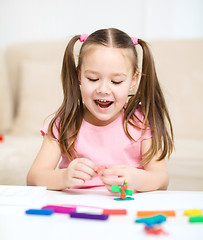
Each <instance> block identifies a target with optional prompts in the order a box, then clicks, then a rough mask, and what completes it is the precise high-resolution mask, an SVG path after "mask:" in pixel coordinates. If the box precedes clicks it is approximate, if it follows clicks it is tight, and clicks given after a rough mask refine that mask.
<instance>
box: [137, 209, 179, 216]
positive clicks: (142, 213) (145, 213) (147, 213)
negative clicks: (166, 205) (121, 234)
mask: <svg viewBox="0 0 203 240" xmlns="http://www.w3.org/2000/svg"><path fill="white" fill-rule="evenodd" d="M158 214H162V215H165V216H166V217H174V216H175V215H176V213H175V211H173V210H170V211H165V210H164V211H138V212H137V216H138V217H151V216H155V215H158Z"/></svg>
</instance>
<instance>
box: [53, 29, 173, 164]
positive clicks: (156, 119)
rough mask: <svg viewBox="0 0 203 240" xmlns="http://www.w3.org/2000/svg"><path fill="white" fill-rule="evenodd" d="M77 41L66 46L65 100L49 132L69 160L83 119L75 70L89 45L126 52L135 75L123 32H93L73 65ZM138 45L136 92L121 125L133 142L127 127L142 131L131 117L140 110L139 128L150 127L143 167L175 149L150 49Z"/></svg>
mask: <svg viewBox="0 0 203 240" xmlns="http://www.w3.org/2000/svg"><path fill="white" fill-rule="evenodd" d="M79 39H80V35H77V36H75V37H73V38H72V39H71V40H70V41H69V43H68V45H67V47H66V50H65V54H64V58H63V65H62V72H61V80H62V85H63V94H64V99H63V102H62V105H61V107H60V108H59V109H58V111H57V112H56V114H55V116H54V118H53V119H52V121H51V122H50V125H49V131H50V133H51V135H52V137H54V138H56V137H55V136H54V133H53V127H54V125H55V127H56V128H57V130H58V132H59V139H58V140H59V144H60V147H61V150H62V151H63V152H64V153H65V154H66V155H67V156H68V158H69V159H70V160H72V159H73V158H74V157H75V156H76V155H77V153H76V151H75V148H74V144H75V141H76V137H77V133H78V131H79V129H80V126H81V123H82V120H83V116H84V112H83V103H82V97H81V92H80V86H79V79H78V70H80V67H81V64H82V61H83V57H84V55H85V52H86V51H88V49H89V47H91V46H92V45H103V46H106V47H115V48H122V49H129V50H130V51H131V52H132V56H133V57H132V64H133V66H134V73H136V72H137V71H138V66H137V62H138V61H137V52H136V49H135V46H134V44H133V42H132V40H131V38H130V37H129V36H128V35H127V34H126V33H124V32H122V31H120V30H118V29H114V28H110V29H102V30H98V31H96V32H94V33H92V34H91V35H90V36H89V37H88V38H87V40H86V41H85V42H84V43H83V45H82V47H81V49H80V54H79V58H78V65H77V66H76V64H75V59H74V45H75V43H76V42H77V41H78V40H79ZM138 43H139V45H140V46H141V47H142V50H143V61H142V73H141V79H140V84H139V86H138V89H137V91H136V93H135V94H134V95H131V96H130V98H129V101H128V103H127V106H126V107H125V109H124V119H123V126H124V131H125V133H126V135H127V137H128V138H129V139H131V140H133V141H135V139H133V138H132V137H131V135H130V133H129V132H128V124H131V125H133V126H134V127H138V128H142V127H140V121H141V120H140V119H138V118H137V117H136V116H135V115H134V113H135V110H136V109H138V108H141V111H142V113H143V115H144V120H143V121H142V126H144V128H145V130H146V129H147V128H148V125H150V129H151V132H152V144H151V147H150V149H149V150H148V152H147V153H146V154H144V155H143V160H142V162H141V163H142V164H146V163H148V162H149V161H150V160H151V159H152V158H153V157H154V156H155V155H156V154H157V153H158V152H159V151H160V150H161V154H160V156H159V159H158V160H162V159H164V158H165V157H166V155H168V157H169V156H170V155H171V153H172V151H173V146H174V145H173V128H172V124H171V120H170V116H169V113H168V110H167V106H166V103H165V99H164V96H163V93H162V91H161V88H160V85H159V82H158V78H157V74H156V70H155V66H154V60H153V57H152V55H151V52H150V50H149V47H148V45H147V43H146V42H144V41H143V40H141V39H138ZM148 122H149V123H148Z"/></svg>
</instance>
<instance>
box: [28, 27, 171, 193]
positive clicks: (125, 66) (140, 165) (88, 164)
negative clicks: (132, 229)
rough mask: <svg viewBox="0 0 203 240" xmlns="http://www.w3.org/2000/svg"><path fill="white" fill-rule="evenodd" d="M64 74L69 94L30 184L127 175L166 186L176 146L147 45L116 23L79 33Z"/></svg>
mask: <svg viewBox="0 0 203 240" xmlns="http://www.w3.org/2000/svg"><path fill="white" fill-rule="evenodd" d="M79 40H80V41H81V42H83V44H82V47H81V50H80V53H79V57H78V61H77V62H78V63H77V65H76V63H75V58H74V54H73V50H74V45H75V43H76V42H77V41H79ZM138 44H139V45H140V46H141V47H142V51H143V62H142V73H141V74H140V75H141V77H140V81H138V79H139V72H138V66H137V63H138V59H137V51H136V46H137V45H138ZM61 78H62V85H63V94H64V99H63V102H62V104H61V106H60V108H59V109H58V111H57V112H56V113H55V115H54V116H53V118H52V119H51V121H50V123H49V124H48V125H47V126H45V127H44V129H42V130H41V132H42V134H43V136H44V140H43V144H42V147H41V149H40V151H39V153H38V155H37V157H36V159H35V161H34V163H33V165H32V167H31V169H30V171H29V173H28V177H27V183H28V185H42V186H47V188H48V189H53V190H63V189H65V188H87V187H96V186H105V187H106V188H107V189H109V190H110V191H111V186H112V185H122V184H123V182H124V180H127V181H128V188H129V189H132V190H133V191H134V192H135V191H152V190H157V189H167V186H168V182H169V176H168V171H167V166H166V161H165V157H166V156H168V157H169V156H170V154H171V153H172V151H173V130H172V125H171V120H170V117H169V114H168V110H167V107H166V103H165V100H164V97H163V94H162V91H161V88H160V85H159V82H158V79H157V75H156V71H155V67H154V61H153V58H152V56H151V53H150V50H149V48H148V46H147V44H146V43H145V42H144V41H143V40H141V39H137V38H133V37H132V38H130V37H129V36H128V35H127V34H126V33H124V32H122V31H120V30H117V29H112V28H111V29H102V30H98V31H96V32H94V33H92V34H91V35H90V36H87V35H81V36H80V35H77V36H75V37H73V38H72V39H71V40H70V42H69V43H68V46H67V48H66V50H65V54H64V59H63V66H62V72H61ZM135 87H136V89H137V90H136V93H134V94H129V92H132V90H133V89H135ZM134 92H135V91H134ZM60 159H61V161H60ZM57 165H59V167H57ZM99 169H100V171H99Z"/></svg>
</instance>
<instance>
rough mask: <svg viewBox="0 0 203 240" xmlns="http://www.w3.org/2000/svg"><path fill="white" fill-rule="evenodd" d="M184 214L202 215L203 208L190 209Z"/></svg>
mask: <svg viewBox="0 0 203 240" xmlns="http://www.w3.org/2000/svg"><path fill="white" fill-rule="evenodd" d="M184 215H187V216H199V215H202V210H201V209H196V208H193V209H188V210H185V211H184Z"/></svg>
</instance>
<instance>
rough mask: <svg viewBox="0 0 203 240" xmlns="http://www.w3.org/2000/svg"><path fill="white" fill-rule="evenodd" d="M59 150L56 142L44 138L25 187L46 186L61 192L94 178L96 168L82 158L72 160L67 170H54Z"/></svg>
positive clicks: (59, 156) (57, 161)
mask: <svg viewBox="0 0 203 240" xmlns="http://www.w3.org/2000/svg"><path fill="white" fill-rule="evenodd" d="M60 158H61V150H60V147H59V145H58V143H57V142H56V141H53V140H51V139H50V137H49V136H48V135H45V136H44V140H43V144H42V146H41V149H40V151H39V153H38V155H37V157H36V159H35V161H34V163H33V165H32V166H31V169H30V171H29V173H28V176H27V185H36V186H46V187H47V188H48V189H52V190H63V189H65V188H72V187H76V186H81V185H83V184H84V182H85V180H89V179H91V178H92V176H94V175H95V174H96V173H95V170H96V169H97V167H96V166H95V164H94V163H93V162H92V161H90V160H88V159H84V158H77V159H75V160H73V161H72V162H71V163H70V164H69V166H68V167H67V168H64V169H56V167H57V165H58V163H59V160H60Z"/></svg>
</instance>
